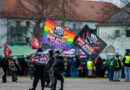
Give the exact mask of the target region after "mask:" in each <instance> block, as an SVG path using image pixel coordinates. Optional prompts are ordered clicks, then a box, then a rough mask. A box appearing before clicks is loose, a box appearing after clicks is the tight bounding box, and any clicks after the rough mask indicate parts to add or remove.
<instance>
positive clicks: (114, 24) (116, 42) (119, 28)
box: [97, 6, 130, 58]
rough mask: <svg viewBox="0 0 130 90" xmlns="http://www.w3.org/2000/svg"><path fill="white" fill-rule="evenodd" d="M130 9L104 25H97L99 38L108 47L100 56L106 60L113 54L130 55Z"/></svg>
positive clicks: (111, 18) (124, 10)
mask: <svg viewBox="0 0 130 90" xmlns="http://www.w3.org/2000/svg"><path fill="white" fill-rule="evenodd" d="M128 12H130V7H128V6H126V7H124V8H122V9H121V10H120V11H118V12H117V13H115V14H113V15H112V16H111V17H110V18H108V19H107V20H105V21H104V22H103V23H100V24H98V25H97V32H98V36H99V37H100V38H102V39H103V40H104V41H105V42H106V43H107V47H106V49H104V52H103V53H102V54H100V55H101V56H102V57H104V58H106V57H108V56H111V55H113V54H116V53H118V54H120V55H122V56H124V55H125V53H129V54H130V14H128Z"/></svg>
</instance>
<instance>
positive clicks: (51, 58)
mask: <svg viewBox="0 0 130 90" xmlns="http://www.w3.org/2000/svg"><path fill="white" fill-rule="evenodd" d="M54 62H55V58H54V51H53V50H50V51H49V61H48V64H47V66H48V69H49V78H50V83H51V89H53V86H54V70H53V65H54Z"/></svg>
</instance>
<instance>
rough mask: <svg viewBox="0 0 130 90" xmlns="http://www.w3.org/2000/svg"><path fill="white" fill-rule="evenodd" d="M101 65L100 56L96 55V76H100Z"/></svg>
mask: <svg viewBox="0 0 130 90" xmlns="http://www.w3.org/2000/svg"><path fill="white" fill-rule="evenodd" d="M102 66H103V61H102V58H101V57H98V59H97V62H96V63H95V67H96V77H102Z"/></svg>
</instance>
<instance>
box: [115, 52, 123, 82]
mask: <svg viewBox="0 0 130 90" xmlns="http://www.w3.org/2000/svg"><path fill="white" fill-rule="evenodd" d="M113 66H114V76H113V80H114V81H120V69H121V61H120V59H119V55H118V54H116V56H115V58H114V59H113Z"/></svg>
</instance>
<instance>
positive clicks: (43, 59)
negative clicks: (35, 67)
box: [31, 55, 48, 64]
mask: <svg viewBox="0 0 130 90" xmlns="http://www.w3.org/2000/svg"><path fill="white" fill-rule="evenodd" d="M31 58H32V63H41V64H47V63H48V56H47V55H44V56H41V57H40V56H39V57H36V56H35V55H32V57H31Z"/></svg>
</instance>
